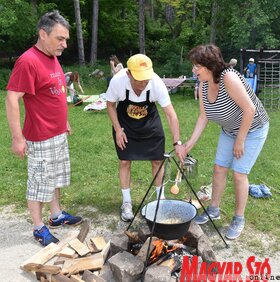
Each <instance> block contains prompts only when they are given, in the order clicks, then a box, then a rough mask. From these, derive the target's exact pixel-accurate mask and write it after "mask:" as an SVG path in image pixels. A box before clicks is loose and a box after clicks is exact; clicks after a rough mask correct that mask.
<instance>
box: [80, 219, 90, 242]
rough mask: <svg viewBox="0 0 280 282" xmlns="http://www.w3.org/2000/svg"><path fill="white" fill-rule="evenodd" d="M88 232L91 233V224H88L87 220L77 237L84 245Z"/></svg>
mask: <svg viewBox="0 0 280 282" xmlns="http://www.w3.org/2000/svg"><path fill="white" fill-rule="evenodd" d="M88 232H89V224H88V221H87V220H85V221H84V222H83V223H82V227H81V230H80V233H79V235H78V236H77V238H78V239H79V240H80V241H81V242H82V243H83V242H84V241H85V239H86V237H87V235H88Z"/></svg>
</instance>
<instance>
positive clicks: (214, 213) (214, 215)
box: [194, 206, 220, 224]
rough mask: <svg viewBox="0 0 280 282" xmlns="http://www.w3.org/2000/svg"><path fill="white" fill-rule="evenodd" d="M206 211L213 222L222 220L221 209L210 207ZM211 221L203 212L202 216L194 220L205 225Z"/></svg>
mask: <svg viewBox="0 0 280 282" xmlns="http://www.w3.org/2000/svg"><path fill="white" fill-rule="evenodd" d="M206 211H207V212H208V214H209V216H210V217H211V219H212V220H216V219H220V209H219V208H215V207H211V206H208V207H207V209H206ZM209 220H210V219H209V217H208V215H207V213H206V212H203V213H202V214H201V215H198V216H196V217H195V218H194V222H195V223H196V224H204V223H206V222H208V221H209Z"/></svg>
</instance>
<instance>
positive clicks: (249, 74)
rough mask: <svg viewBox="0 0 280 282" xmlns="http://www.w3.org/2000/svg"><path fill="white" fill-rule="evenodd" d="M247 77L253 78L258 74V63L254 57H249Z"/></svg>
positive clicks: (245, 70)
mask: <svg viewBox="0 0 280 282" xmlns="http://www.w3.org/2000/svg"><path fill="white" fill-rule="evenodd" d="M244 72H245V74H246V77H248V78H253V77H254V76H255V74H257V65H256V64H255V60H254V58H250V59H249V64H248V65H247V66H246V68H245V69H244Z"/></svg>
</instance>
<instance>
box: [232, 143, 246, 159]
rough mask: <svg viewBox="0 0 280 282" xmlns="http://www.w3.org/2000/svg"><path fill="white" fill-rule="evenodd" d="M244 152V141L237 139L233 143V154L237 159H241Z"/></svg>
mask: <svg viewBox="0 0 280 282" xmlns="http://www.w3.org/2000/svg"><path fill="white" fill-rule="evenodd" d="M243 154H244V142H243V141H240V140H238V139H236V140H235V143H234V145H233V155H234V157H236V158H237V159H240V158H241V157H242V156H243Z"/></svg>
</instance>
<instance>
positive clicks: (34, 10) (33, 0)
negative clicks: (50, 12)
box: [30, 0, 37, 15]
mask: <svg viewBox="0 0 280 282" xmlns="http://www.w3.org/2000/svg"><path fill="white" fill-rule="evenodd" d="M30 3H31V10H32V14H33V15H37V0H31V1H30Z"/></svg>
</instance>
